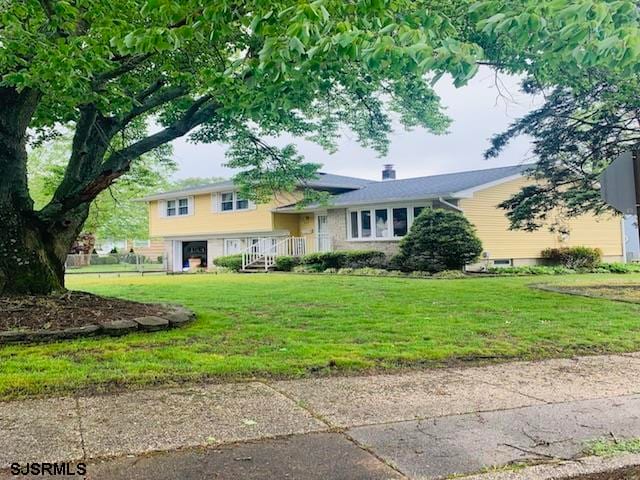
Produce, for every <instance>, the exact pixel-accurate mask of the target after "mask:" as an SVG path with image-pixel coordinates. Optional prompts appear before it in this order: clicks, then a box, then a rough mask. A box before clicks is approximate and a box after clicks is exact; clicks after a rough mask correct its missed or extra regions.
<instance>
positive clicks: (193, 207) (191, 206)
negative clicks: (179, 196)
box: [187, 196, 196, 215]
mask: <svg viewBox="0 0 640 480" xmlns="http://www.w3.org/2000/svg"><path fill="white" fill-rule="evenodd" d="M195 204H196V202H195V201H194V197H193V196H191V197H189V198H188V200H187V205H188V208H189V213H188V215H193V214H194V213H195V212H196V205H195Z"/></svg>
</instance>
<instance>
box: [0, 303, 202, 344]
mask: <svg viewBox="0 0 640 480" xmlns="http://www.w3.org/2000/svg"><path fill="white" fill-rule="evenodd" d="M163 307H166V309H167V311H166V313H163V314H161V315H158V316H146V317H138V318H134V319H133V320H114V321H112V322H108V323H102V324H97V325H96V324H91V325H84V326H82V327H71V328H65V329H63V330H23V331H14V330H10V331H4V332H0V345H8V344H15V343H41V342H52V341H57V340H69V339H74V338H82V337H93V336H96V335H107V336H112V337H117V336H120V335H126V334H128V333H133V332H136V331H140V332H155V331H158V330H167V329H169V328H175V327H181V326H183V325H185V324H187V323H190V322H192V321H193V320H195V318H196V315H195V313H193V312H192V311H191V310H189V309H188V308H185V307H181V306H178V305H163Z"/></svg>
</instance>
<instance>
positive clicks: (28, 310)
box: [0, 292, 164, 331]
mask: <svg viewBox="0 0 640 480" xmlns="http://www.w3.org/2000/svg"><path fill="white" fill-rule="evenodd" d="M163 311H164V310H163V309H162V307H161V306H159V305H149V304H145V303H138V302H131V301H128V300H119V299H117V298H106V297H100V296H98V295H92V294H90V293H85V292H66V293H64V294H60V295H46V296H45V295H42V296H39V295H38V296H31V295H28V296H27V295H19V296H13V295H12V296H3V297H0V331H7V330H61V329H65V328H72V327H82V326H85V325H91V324H101V323H107V322H112V321H114V320H132V319H134V318H136V317H144V316H150V315H151V316H153V315H159V314H162V313H163Z"/></svg>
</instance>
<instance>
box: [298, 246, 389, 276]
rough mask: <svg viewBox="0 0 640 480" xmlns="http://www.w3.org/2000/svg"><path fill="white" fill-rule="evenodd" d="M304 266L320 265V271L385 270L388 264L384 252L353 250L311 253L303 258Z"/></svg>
mask: <svg viewBox="0 0 640 480" xmlns="http://www.w3.org/2000/svg"><path fill="white" fill-rule="evenodd" d="M300 263H301V264H302V265H319V266H320V267H318V268H320V271H324V270H327V269H328V268H335V269H338V270H339V269H341V268H367V267H369V268H384V267H385V266H386V264H387V261H386V256H385V254H384V252H379V251H377V250H351V251H342V252H323V253H310V254H308V255H305V256H304V257H302V259H301V262H300Z"/></svg>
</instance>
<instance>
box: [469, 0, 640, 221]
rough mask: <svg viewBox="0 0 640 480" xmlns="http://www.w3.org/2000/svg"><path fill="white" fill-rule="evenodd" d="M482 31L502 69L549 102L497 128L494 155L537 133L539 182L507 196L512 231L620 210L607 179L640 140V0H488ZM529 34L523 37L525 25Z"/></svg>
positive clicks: (482, 8) (535, 176) (534, 174)
mask: <svg viewBox="0 0 640 480" xmlns="http://www.w3.org/2000/svg"><path fill="white" fill-rule="evenodd" d="M474 10H475V13H476V15H478V16H479V17H478V18H480V17H482V18H484V19H485V20H480V22H481V23H482V25H484V26H483V28H482V30H481V31H480V32H478V33H477V35H478V37H476V39H477V41H478V43H479V44H481V45H483V46H484V47H485V52H486V53H487V57H488V58H489V59H490V60H489V63H490V64H491V65H492V66H493V67H494V68H496V70H497V71H504V72H508V73H515V74H520V75H523V76H524V77H525V80H524V81H523V90H524V91H525V92H527V93H530V94H535V95H539V96H542V97H543V98H544V104H543V105H542V106H541V107H539V108H537V109H535V110H534V111H532V112H531V113H529V114H528V115H526V116H524V117H523V118H520V119H518V120H516V121H515V122H514V123H513V124H512V125H511V126H510V128H509V129H507V130H506V131H505V132H502V133H499V134H497V135H496V136H495V137H494V138H493V139H492V142H491V147H490V148H489V149H488V150H487V151H486V152H485V157H486V158H492V157H496V156H498V155H499V154H500V153H501V151H502V150H503V149H504V147H505V146H506V145H507V144H508V143H509V141H510V140H512V139H513V138H514V137H516V136H518V135H522V134H526V135H529V136H530V137H531V138H532V141H533V151H532V157H533V158H534V159H535V160H536V163H535V165H533V166H532V168H531V170H530V172H529V175H530V177H531V179H532V180H535V182H532V184H531V185H528V186H525V187H523V188H522V190H521V191H520V192H518V193H517V194H516V195H514V196H513V197H511V198H510V199H508V200H506V201H505V202H503V203H502V204H501V207H502V208H504V209H505V210H506V214H507V217H508V218H509V220H510V223H511V226H512V228H515V229H524V230H536V229H539V228H541V227H543V226H544V227H548V228H550V229H552V230H556V231H563V230H565V229H566V222H565V220H566V219H568V218H570V217H573V216H577V215H580V214H583V213H586V212H593V213H596V214H599V213H603V212H610V211H611V210H610V209H609V207H608V206H607V205H605V204H604V203H603V202H602V200H601V199H600V192H599V189H600V185H599V181H598V179H599V176H600V174H601V173H602V171H603V170H604V169H605V168H606V167H607V166H608V165H609V164H610V163H611V162H612V161H613V160H614V159H615V158H616V157H617V156H618V155H619V154H620V153H621V152H623V151H625V150H627V149H629V148H633V147H634V146H636V145H637V144H638V142H639V141H640V95H638V91H640V77H639V75H640V62H639V61H638V59H639V57H640V29H639V16H638V4H637V2H631V1H628V2H624V1H611V2H606V1H594V0H580V1H574V2H563V1H559V2H538V1H523V2H480V3H479V4H478V5H477V6H476V8H475V9H474ZM518 30H519V31H520V34H515V32H516V31H518Z"/></svg>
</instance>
